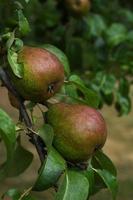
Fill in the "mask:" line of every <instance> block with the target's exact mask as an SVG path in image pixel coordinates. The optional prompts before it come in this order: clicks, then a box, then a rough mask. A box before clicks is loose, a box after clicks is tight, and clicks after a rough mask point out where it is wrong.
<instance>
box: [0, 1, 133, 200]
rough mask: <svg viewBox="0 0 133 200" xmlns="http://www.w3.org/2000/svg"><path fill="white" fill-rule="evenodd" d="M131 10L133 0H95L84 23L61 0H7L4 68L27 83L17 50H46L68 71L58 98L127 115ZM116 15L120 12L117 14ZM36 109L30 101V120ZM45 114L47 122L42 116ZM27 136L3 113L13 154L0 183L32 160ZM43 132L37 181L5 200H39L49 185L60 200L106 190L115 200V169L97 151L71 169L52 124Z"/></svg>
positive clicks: (1, 50) (1, 124) (1, 48)
mask: <svg viewBox="0 0 133 200" xmlns="http://www.w3.org/2000/svg"><path fill="white" fill-rule="evenodd" d="M131 5H132V2H131V1H124V0H121V1H120V0H112V1H106V0H93V1H92V2H91V9H90V11H88V13H87V14H86V15H84V16H80V17H78V16H75V15H73V14H72V13H71V12H69V9H67V7H66V5H65V1H61V0H56V1H53V0H45V1H41V0H40V1H39V0H25V1H22V0H19V1H13V0H6V1H4V0H2V1H0V26H1V29H0V67H1V66H2V67H3V68H6V67H7V66H8V67H10V70H12V71H13V73H14V74H15V75H16V76H17V77H18V78H22V77H23V66H22V65H21V64H20V63H18V62H17V55H18V51H19V50H20V49H21V48H22V47H23V45H24V44H27V45H33V46H41V47H42V48H46V49H48V50H49V51H50V52H52V53H53V54H55V55H56V56H57V57H58V59H59V60H60V62H62V63H63V66H64V70H65V74H66V79H65V83H64V85H63V87H62V89H61V91H60V92H59V93H58V94H56V96H55V99H56V100H58V101H65V102H69V103H79V104H86V105H89V106H91V107H94V108H101V107H102V106H103V105H104V104H107V105H112V104H113V105H115V108H116V109H117V111H118V113H119V115H124V114H128V113H129V112H130V110H131V97H130V86H131V84H132V83H133V80H132V76H133V62H132V46H133V31H132V23H133V13H132V11H131ZM114 9H115V10H116V11H117V12H115V13H114ZM42 44H43V45H42ZM55 46H56V47H55ZM62 51H63V52H64V53H65V54H64V53H63V52H62ZM69 63H70V67H69ZM70 68H71V71H70ZM75 73H76V74H75ZM35 106H37V105H36V104H34V103H33V104H32V102H31V104H30V106H29V105H28V106H27V108H29V111H30V112H31V116H32V119H33V113H34V112H33V111H34V107H35ZM42 115H43V117H44V118H45V112H44V111H42ZM33 121H34V119H33ZM23 129H24V128H23ZM21 131H22V130H21V129H20V127H17V126H16V125H15V123H14V122H13V121H12V119H10V117H9V116H8V115H7V114H6V113H5V112H4V111H3V110H2V109H0V137H1V138H2V140H3V141H4V143H5V146H6V150H7V159H6V161H5V162H4V163H3V164H2V165H1V166H0V181H2V180H3V179H4V178H7V177H13V176H18V175H19V174H21V173H23V172H24V171H25V170H26V169H27V167H28V166H29V165H30V164H31V162H32V159H33V155H32V153H31V152H29V151H28V150H27V149H25V147H23V146H22V144H21ZM23 131H24V130H23ZM37 133H38V135H39V136H40V138H41V139H42V141H43V142H44V143H45V146H46V149H47V152H46V155H45V159H44V161H43V163H42V165H41V167H40V169H39V172H38V177H37V179H36V181H35V183H33V185H32V186H31V188H29V189H26V190H25V191H24V192H23V191H20V190H21V189H14V188H13V189H10V190H9V191H7V192H6V193H5V194H3V195H2V197H1V198H2V199H5V198H6V197H10V198H11V199H13V200H17V199H35V198H34V197H33V196H32V195H31V193H32V190H34V191H43V190H46V189H48V188H50V187H53V188H55V191H56V190H57V192H55V197H54V198H55V199H56V200H70V199H77V200H87V199H89V198H90V196H92V195H94V194H95V193H97V192H99V191H100V190H101V189H105V188H108V189H109V190H110V192H111V194H112V198H113V199H116V195H117V190H118V184H117V173H116V169H115V167H114V165H113V163H112V162H111V160H110V159H109V158H108V157H107V156H106V155H105V154H104V153H103V152H102V151H98V152H97V153H95V154H94V156H92V158H91V159H90V160H89V161H87V163H79V165H76V164H72V163H68V162H67V161H66V160H65V159H64V158H63V157H62V156H61V155H60V154H59V152H57V151H56V150H55V149H54V147H53V146H52V141H53V136H54V132H53V129H52V127H51V126H50V125H49V124H43V126H42V127H41V128H39V130H37ZM44 154H45V153H44ZM20 157H22V158H23V159H22V160H20V159H19V158H20ZM82 165H83V166H84V165H85V166H86V167H85V168H82V167H83V166H82ZM11 166H12V167H11ZM75 183H76V184H75ZM77 188H79V189H78V190H77Z"/></svg>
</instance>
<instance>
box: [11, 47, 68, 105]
mask: <svg viewBox="0 0 133 200" xmlns="http://www.w3.org/2000/svg"><path fill="white" fill-rule="evenodd" d="M18 63H21V64H23V68H24V70H23V71H24V73H23V77H22V78H18V77H16V76H15V75H14V74H13V73H12V72H11V78H12V81H13V83H14V85H15V87H16V90H17V91H18V93H19V94H20V95H21V96H22V97H23V99H24V100H31V101H33V102H37V103H44V101H45V100H47V99H49V98H50V97H52V96H53V95H54V94H55V93H56V92H57V91H58V90H59V89H60V88H61V86H62V84H63V82H64V67H63V65H62V63H61V62H60V61H59V60H58V58H57V57H56V56H55V55H54V54H52V53H51V52H49V51H48V50H46V49H42V48H36V47H29V46H24V47H23V49H22V50H21V51H20V52H19V53H18Z"/></svg>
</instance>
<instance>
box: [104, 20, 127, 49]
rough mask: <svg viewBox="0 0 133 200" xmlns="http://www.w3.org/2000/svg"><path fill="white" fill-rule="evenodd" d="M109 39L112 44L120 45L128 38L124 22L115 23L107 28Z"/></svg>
mask: <svg viewBox="0 0 133 200" xmlns="http://www.w3.org/2000/svg"><path fill="white" fill-rule="evenodd" d="M106 34H107V41H108V43H109V44H110V45H111V46H116V45H119V44H120V43H121V42H123V41H125V40H126V39H127V30H126V27H125V26H124V25H123V24H120V23H113V24H112V25H111V26H110V27H109V28H108V29H107V33H106Z"/></svg>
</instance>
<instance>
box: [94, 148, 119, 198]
mask: <svg viewBox="0 0 133 200" xmlns="http://www.w3.org/2000/svg"><path fill="white" fill-rule="evenodd" d="M91 163H92V166H93V170H94V171H95V173H96V174H97V175H99V177H100V178H101V179H102V180H100V179H99V177H97V176H95V177H96V180H95V185H96V184H97V185H98V187H100V188H104V185H103V183H102V181H104V184H105V185H106V186H107V187H108V189H109V190H110V191H111V193H112V197H113V199H115V198H116V195H117V192H118V183H117V177H116V176H117V172H116V168H115V166H114V164H113V163H112V161H111V160H110V159H109V158H108V157H107V156H106V155H105V154H104V153H103V152H102V151H98V152H96V154H95V155H94V156H93V158H92V162H91ZM95 185H94V187H95ZM100 188H98V190H99V189H100ZM94 193H95V191H94Z"/></svg>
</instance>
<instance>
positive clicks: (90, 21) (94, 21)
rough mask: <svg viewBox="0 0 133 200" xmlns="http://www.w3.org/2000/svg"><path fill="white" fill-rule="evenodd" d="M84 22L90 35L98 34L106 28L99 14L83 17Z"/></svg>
mask: <svg viewBox="0 0 133 200" xmlns="http://www.w3.org/2000/svg"><path fill="white" fill-rule="evenodd" d="M85 22H86V24H87V26H88V28H89V33H90V35H92V36H100V35H101V34H102V33H103V31H105V30H106V24H105V21H104V19H103V17H102V16H101V15H98V14H91V15H89V16H87V17H86V18H85Z"/></svg>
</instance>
